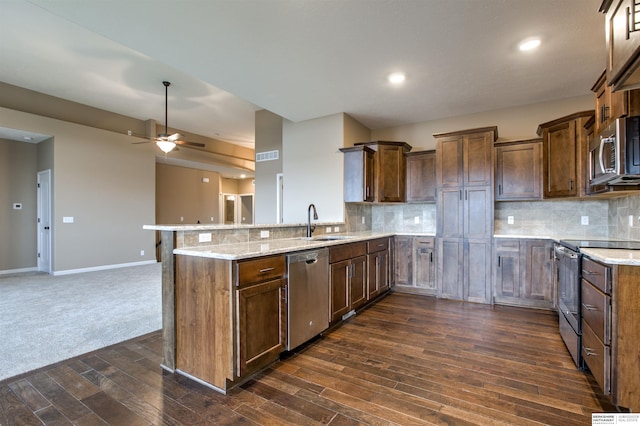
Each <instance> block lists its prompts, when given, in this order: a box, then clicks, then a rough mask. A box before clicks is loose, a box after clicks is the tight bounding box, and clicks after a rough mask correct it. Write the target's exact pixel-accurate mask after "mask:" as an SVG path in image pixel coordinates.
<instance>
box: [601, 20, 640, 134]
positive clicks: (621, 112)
mask: <svg viewBox="0 0 640 426" xmlns="http://www.w3.org/2000/svg"><path fill="white" fill-rule="evenodd" d="M639 18H640V16H639ZM591 91H592V92H593V93H595V101H596V116H595V125H594V126H595V127H594V133H595V135H599V134H600V132H602V131H603V130H604V129H606V128H607V127H608V126H609V125H610V124H611V123H613V122H614V121H615V120H616V118H620V117H625V116H632V115H638V114H640V90H627V91H619V92H613V91H612V87H611V86H610V85H609V84H608V81H607V73H606V71H605V72H603V73H602V75H600V77H599V78H598V80H597V81H596V82H595V84H594V85H593V87H592V88H591Z"/></svg>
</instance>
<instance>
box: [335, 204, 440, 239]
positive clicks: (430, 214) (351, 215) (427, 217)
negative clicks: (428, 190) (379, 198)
mask: <svg viewBox="0 0 640 426" xmlns="http://www.w3.org/2000/svg"><path fill="white" fill-rule="evenodd" d="M345 206H346V221H347V229H349V230H350V231H374V232H409V233H411V232H414V233H427V234H435V233H436V205H435V204H401V203H398V204H365V203H346V204H345ZM363 217H364V222H365V223H362V222H363V221H362V218H363ZM416 218H417V219H416Z"/></svg>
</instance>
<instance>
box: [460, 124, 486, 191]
mask: <svg viewBox="0 0 640 426" xmlns="http://www.w3.org/2000/svg"><path fill="white" fill-rule="evenodd" d="M462 140H463V153H464V154H463V183H464V186H475V185H481V186H484V185H491V175H492V174H493V163H492V161H491V156H492V155H493V137H492V133H491V132H486V133H474V134H470V135H465V136H463V138H462Z"/></svg>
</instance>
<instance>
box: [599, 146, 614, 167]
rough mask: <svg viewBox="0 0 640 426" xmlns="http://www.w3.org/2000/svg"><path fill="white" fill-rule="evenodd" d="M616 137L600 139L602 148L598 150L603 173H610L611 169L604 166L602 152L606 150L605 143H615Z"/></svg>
mask: <svg viewBox="0 0 640 426" xmlns="http://www.w3.org/2000/svg"><path fill="white" fill-rule="evenodd" d="M615 141H616V139H615V138H602V139H600V150H599V152H598V160H599V163H600V170H602V173H609V172H610V170H607V169H605V167H604V160H603V159H602V154H603V152H604V144H605V143H611V144H613V143H615Z"/></svg>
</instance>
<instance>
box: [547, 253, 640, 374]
mask: <svg viewBox="0 0 640 426" xmlns="http://www.w3.org/2000/svg"><path fill="white" fill-rule="evenodd" d="M582 248H607V249H626V250H640V242H638V241H611V240H561V241H560V242H559V243H557V244H556V245H555V248H554V252H555V257H556V272H557V277H556V280H557V284H558V310H559V317H558V320H559V328H560V335H561V336H562V340H564V343H565V345H566V346H567V349H569V353H571V356H572V357H573V360H574V362H575V363H576V365H577V366H578V368H580V369H582V368H583V360H582V351H581V346H582V317H581V314H580V312H581V308H582V297H581V294H580V280H581V279H582V275H581V273H582V253H581V252H580V249H582Z"/></svg>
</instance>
